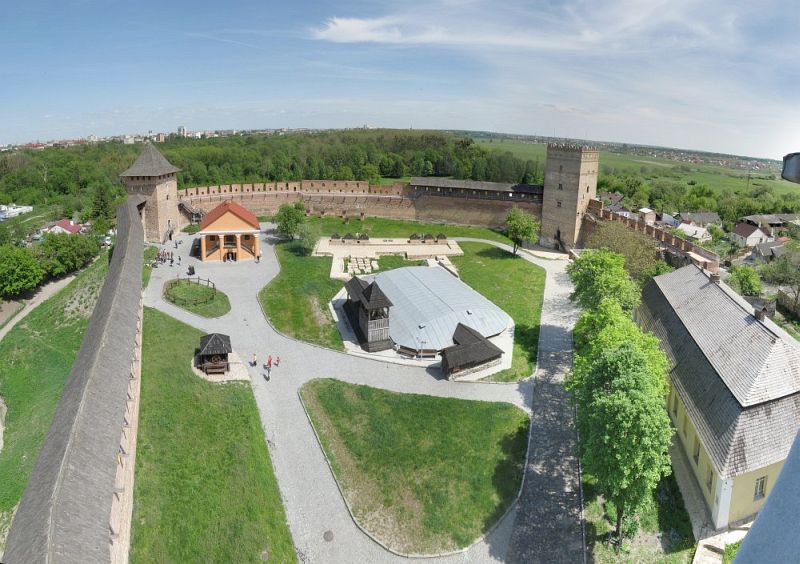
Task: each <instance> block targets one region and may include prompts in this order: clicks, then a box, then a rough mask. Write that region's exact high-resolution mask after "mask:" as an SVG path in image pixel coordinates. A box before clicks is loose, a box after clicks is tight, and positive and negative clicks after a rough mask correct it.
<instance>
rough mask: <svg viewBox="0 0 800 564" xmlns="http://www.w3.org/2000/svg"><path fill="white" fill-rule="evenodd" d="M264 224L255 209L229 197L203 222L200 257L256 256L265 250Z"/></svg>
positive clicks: (243, 257)
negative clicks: (262, 244) (262, 239)
mask: <svg viewBox="0 0 800 564" xmlns="http://www.w3.org/2000/svg"><path fill="white" fill-rule="evenodd" d="M260 232H261V227H260V226H259V224H258V218H257V217H256V216H255V214H253V212H251V211H249V210H247V209H245V208H244V207H242V206H241V205H239V204H237V203H236V202H234V201H232V200H227V201H225V202H223V203H221V204H220V205H218V206H217V207H216V208H214V209H213V210H211V211H210V212H208V213H207V214H206V215H205V216H204V217H203V220H202V221H201V222H200V231H199V232H198V233H197V235H198V237H200V260H203V261H209V260H223V261H228V260H230V261H239V260H253V259H255V258H257V257H258V256H259V253H260V252H261V250H260V247H259V240H258V236H259V233H260Z"/></svg>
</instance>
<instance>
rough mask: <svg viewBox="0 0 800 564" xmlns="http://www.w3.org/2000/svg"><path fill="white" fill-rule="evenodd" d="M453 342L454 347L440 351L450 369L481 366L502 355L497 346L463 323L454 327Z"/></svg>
mask: <svg viewBox="0 0 800 564" xmlns="http://www.w3.org/2000/svg"><path fill="white" fill-rule="evenodd" d="M453 341H454V342H455V343H456V344H455V345H453V346H451V347H447V348H444V349H442V357H443V358H444V359H446V363H447V365H448V366H449V367H450V368H458V367H461V366H468V365H476V364H483V363H484V362H488V361H490V360H493V359H495V358H498V357H500V356H501V355H502V354H503V351H502V349H500V348H499V347H498V346H497V345H495V344H494V343H493V342H491V341H490V340H489V339H487V338H486V337H484V336H483V335H481V334H480V333H479V332H478V331H476V330H475V329H473V328H472V327H470V326H468V325H464V324H463V323H459V324H458V325H456V330H455V331H454V332H453Z"/></svg>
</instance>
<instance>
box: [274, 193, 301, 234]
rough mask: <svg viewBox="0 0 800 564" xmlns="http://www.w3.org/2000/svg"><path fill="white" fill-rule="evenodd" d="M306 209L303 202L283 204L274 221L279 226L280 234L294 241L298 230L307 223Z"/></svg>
mask: <svg viewBox="0 0 800 564" xmlns="http://www.w3.org/2000/svg"><path fill="white" fill-rule="evenodd" d="M305 215H306V208H305V206H304V205H303V202H295V204H294V205H292V204H283V205H281V207H279V208H278V213H276V214H275V217H273V221H274V222H275V223H276V224H277V225H278V233H280V234H281V235H283V236H284V237H288V238H289V239H294V236H295V234H296V233H297V228H298V227H299V226H300V224H301V223H303V221H305Z"/></svg>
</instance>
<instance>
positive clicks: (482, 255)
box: [451, 243, 545, 382]
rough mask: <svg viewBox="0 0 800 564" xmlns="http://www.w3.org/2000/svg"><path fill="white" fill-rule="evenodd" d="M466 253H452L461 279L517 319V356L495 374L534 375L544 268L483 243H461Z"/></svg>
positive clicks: (504, 378)
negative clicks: (461, 255)
mask: <svg viewBox="0 0 800 564" xmlns="http://www.w3.org/2000/svg"><path fill="white" fill-rule="evenodd" d="M460 245H461V248H462V249H463V250H464V256H463V257H452V258H451V260H452V261H453V264H455V265H456V267H457V268H458V272H459V274H460V276H461V280H463V281H464V282H466V283H467V284H469V285H470V286H471V287H472V288H473V289H475V290H477V291H478V292H480V293H481V294H483V295H484V296H486V297H487V298H489V299H490V300H491V301H492V302H494V303H495V304H496V305H497V306H498V307H499V308H500V309H502V310H503V311H505V312H506V313H507V314H508V315H510V316H511V318H512V319H513V320H514V323H515V325H516V328H515V330H514V356H513V358H512V365H511V368H509V369H507V370H503V371H502V372H498V373H497V374H493V375H492V376H491V377H490V378H491V379H492V380H494V381H499V382H511V381H515V380H520V379H522V378H526V377H528V376H530V375H531V373H532V372H533V368H534V365H535V363H536V354H537V351H538V349H539V319H540V317H541V315H542V301H543V299H544V282H545V271H544V269H543V268H541V267H538V266H536V265H535V264H532V263H530V262H528V261H527V260H525V259H523V258H520V257H514V255H512V254H511V253H509V252H508V251H504V250H502V249H498V248H497V247H492V246H490V245H486V244H483V243H460Z"/></svg>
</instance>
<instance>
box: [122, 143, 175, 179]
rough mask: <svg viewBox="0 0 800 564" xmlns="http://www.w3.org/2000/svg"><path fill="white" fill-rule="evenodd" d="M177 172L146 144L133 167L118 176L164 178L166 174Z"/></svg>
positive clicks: (149, 144) (151, 145)
mask: <svg viewBox="0 0 800 564" xmlns="http://www.w3.org/2000/svg"><path fill="white" fill-rule="evenodd" d="M179 170H180V169H179V168H178V167H176V166H174V165H172V164H171V163H170V162H169V161H168V160H167V159H166V158H165V157H164V155H162V154H161V153H160V152H159V151H158V149H156V148H155V147H154V146H153V144H152V143H147V144H145V146H144V149H142V152H141V154H140V155H139V157H138V158H137V159H136V161H135V162H134V163H133V165H131V167H130V168H129V169H128V170H126V171H125V172H123V173H122V174H120V176H122V177H128V176H164V175H166V174H172V173H175V172H178V171H179Z"/></svg>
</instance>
